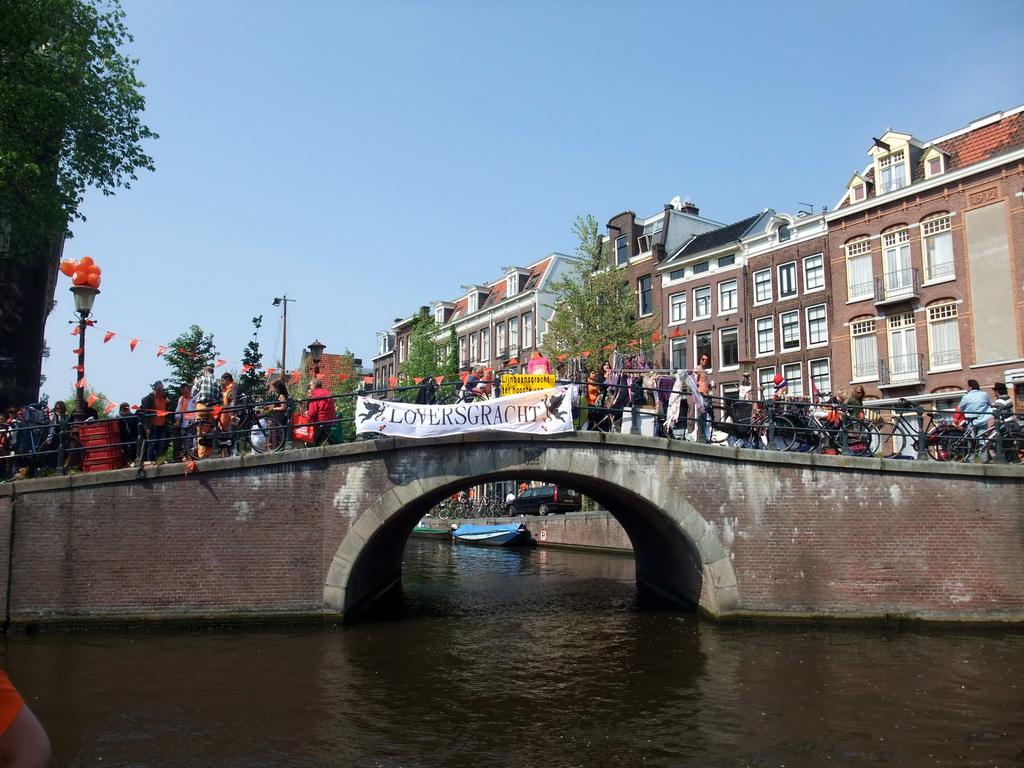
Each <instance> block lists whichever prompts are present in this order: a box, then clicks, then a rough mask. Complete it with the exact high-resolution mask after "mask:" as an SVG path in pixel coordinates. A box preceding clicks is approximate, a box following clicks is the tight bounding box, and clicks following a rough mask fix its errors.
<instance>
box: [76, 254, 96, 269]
mask: <svg viewBox="0 0 1024 768" xmlns="http://www.w3.org/2000/svg"><path fill="white" fill-rule="evenodd" d="M92 265H93V260H92V256H83V257H82V260H81V261H80V262H78V266H80V267H91V266H92Z"/></svg>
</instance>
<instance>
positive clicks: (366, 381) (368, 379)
mask: <svg viewBox="0 0 1024 768" xmlns="http://www.w3.org/2000/svg"><path fill="white" fill-rule="evenodd" d="M363 383H364V384H373V376H363Z"/></svg>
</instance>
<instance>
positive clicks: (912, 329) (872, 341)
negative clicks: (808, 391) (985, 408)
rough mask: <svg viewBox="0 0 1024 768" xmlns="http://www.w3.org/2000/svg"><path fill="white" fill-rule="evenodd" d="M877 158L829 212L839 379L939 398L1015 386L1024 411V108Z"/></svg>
mask: <svg viewBox="0 0 1024 768" xmlns="http://www.w3.org/2000/svg"><path fill="white" fill-rule="evenodd" d="M868 155H869V157H870V161H869V163H868V165H867V166H866V167H865V168H864V170H863V171H861V172H860V173H856V174H854V175H853V177H852V178H851V179H850V181H849V183H848V185H847V190H846V193H845V194H844V196H843V198H842V199H841V200H840V202H839V204H838V205H837V206H836V208H835V209H834V210H833V211H832V212H831V213H829V214H828V216H827V221H828V226H829V233H830V238H831V243H832V248H831V250H830V259H831V262H832V274H833V275H834V281H833V289H834V293H833V295H834V307H835V315H834V318H833V324H832V325H833V327H832V340H833V354H834V364H835V371H834V374H835V377H836V378H837V379H838V380H840V381H841V382H842V383H843V384H845V385H848V386H849V385H853V384H861V385H863V386H864V387H865V389H866V390H868V392H869V394H877V395H878V396H879V397H881V398H883V399H889V400H892V399H898V398H901V397H906V398H910V399H914V400H921V401H927V402H934V403H936V404H938V405H948V404H949V403H950V402H951V401H953V400H955V399H957V398H958V397H959V395H960V393H962V391H963V389H964V387H965V383H966V381H967V380H968V379H977V380H978V381H979V382H980V383H981V384H982V386H983V388H985V389H989V388H990V387H991V385H992V384H993V383H995V382H997V381H1004V382H1006V383H1007V386H1008V388H1009V389H1010V391H1011V393H1013V394H1014V397H1015V401H1016V409H1017V410H1021V409H1022V408H1024V324H1022V320H1021V318H1022V316H1024V288H1022V283H1024V191H1022V190H1024V107H1018V108H1016V109H1013V110H1010V111H1007V112H1000V113H996V114H994V115H990V116H988V117H985V118H982V119H980V120H976V121H974V122H973V123H971V124H970V125H969V126H968V127H966V128H964V129H961V130H959V131H956V132H954V133H951V134H948V135H946V136H942V137H940V138H937V139H934V140H932V141H928V142H921V141H918V140H917V139H915V138H914V137H913V136H912V135H910V134H905V133H897V132H895V131H888V132H886V133H885V134H883V135H882V137H881V138H880V139H875V140H874V143H873V145H872V146H871V148H870V149H869V151H868Z"/></svg>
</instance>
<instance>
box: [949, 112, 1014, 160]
mask: <svg viewBox="0 0 1024 768" xmlns="http://www.w3.org/2000/svg"><path fill="white" fill-rule="evenodd" d="M977 122H979V123H980V122H983V121H981V120H979V121H977ZM931 143H932V144H934V145H935V146H936V147H938V148H939V149H941V150H942V151H943V152H946V153H948V154H949V167H950V168H951V169H952V168H965V167H966V166H968V165H974V163H980V162H982V161H983V160H988V159H989V158H992V157H996V156H997V155H1003V154H1006V153H1007V152H1012V151H1014V150H1016V149H1021V148H1022V147H1024V107H1018V108H1017V109H1016V110H1011V111H1010V112H1004V113H1002V116H1001V117H1000V118H999V119H998V120H996V121H994V122H990V123H988V124H987V125H982V126H981V127H979V128H974V129H971V128H967V129H965V130H964V131H961V132H959V133H957V134H954V135H952V136H950V137H948V138H947V137H943V138H940V139H936V140H935V141H933V142H931Z"/></svg>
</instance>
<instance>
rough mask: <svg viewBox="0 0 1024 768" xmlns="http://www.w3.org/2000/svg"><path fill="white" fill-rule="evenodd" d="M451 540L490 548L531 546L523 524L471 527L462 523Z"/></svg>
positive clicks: (526, 529)
mask: <svg viewBox="0 0 1024 768" xmlns="http://www.w3.org/2000/svg"><path fill="white" fill-rule="evenodd" d="M452 538H453V539H455V541H456V542H458V543H459V544H484V545H487V546H491V547H514V546H523V545H527V544H533V543H534V541H533V536H532V535H531V534H530V529H529V528H527V527H526V526H525V525H524V524H523V523H510V524H508V525H472V524H470V523H463V524H462V525H460V526H459V527H458V528H456V529H455V530H454V531H452Z"/></svg>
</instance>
